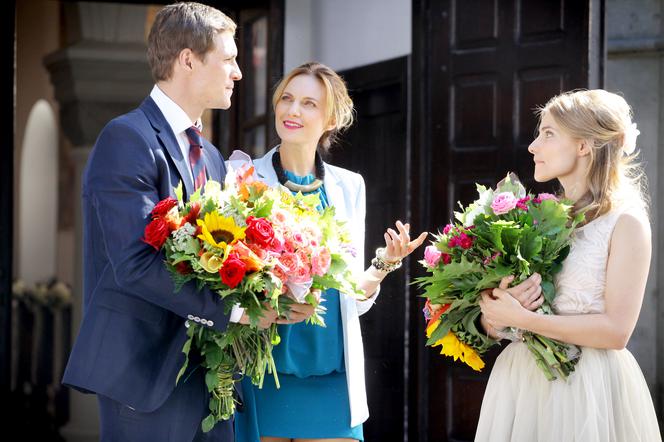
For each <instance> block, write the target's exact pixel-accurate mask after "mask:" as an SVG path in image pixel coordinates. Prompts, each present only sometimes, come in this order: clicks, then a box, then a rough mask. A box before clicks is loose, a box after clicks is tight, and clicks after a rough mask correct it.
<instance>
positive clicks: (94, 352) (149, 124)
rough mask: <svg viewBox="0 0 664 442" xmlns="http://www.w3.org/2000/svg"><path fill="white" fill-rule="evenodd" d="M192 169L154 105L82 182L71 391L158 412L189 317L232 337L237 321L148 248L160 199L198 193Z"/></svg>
mask: <svg viewBox="0 0 664 442" xmlns="http://www.w3.org/2000/svg"><path fill="white" fill-rule="evenodd" d="M204 144H205V145H204V146H203V148H204V153H203V155H204V158H205V163H206V168H207V172H208V177H209V178H210V179H214V180H217V181H220V182H223V178H224V176H225V174H226V169H225V166H224V161H223V158H222V157H221V154H220V153H219V151H218V150H217V149H216V148H215V147H214V146H212V145H211V144H210V143H208V142H207V141H205V142H204ZM188 169H189V163H188V160H187V159H185V158H183V155H182V152H181V150H180V148H179V146H178V143H177V141H176V138H175V135H174V134H173V131H172V130H171V128H170V126H169V125H168V123H167V122H166V119H165V118H164V116H163V114H162V113H161V111H160V110H159V108H158V107H157V105H156V104H155V102H154V101H153V100H152V99H151V98H149V97H148V98H147V99H145V101H143V103H142V104H141V105H140V107H139V108H138V109H135V110H133V111H132V112H130V113H128V114H125V115H122V116H120V117H118V118H116V119H114V120H112V121H111V122H110V123H109V124H108V125H106V127H105V128H104V129H103V131H102V132H101V134H100V135H99V138H98V139H97V142H96V144H95V146H94V148H93V149H92V152H91V154H90V158H89V160H88V164H87V166H86V169H85V172H84V175H83V185H82V214H83V223H84V224H83V247H84V249H83V266H84V281H83V290H84V294H83V299H84V306H83V320H82V323H81V327H80V330H79V334H78V337H77V339H76V342H75V344H74V346H73V349H72V352H71V355H70V358H69V361H68V364H67V368H66V370H65V374H64V379H63V383H64V384H65V385H68V386H71V387H73V388H76V389H79V390H81V391H84V392H94V393H98V394H100V395H104V396H106V397H109V398H111V399H113V400H115V401H118V402H120V403H122V404H125V405H128V406H130V407H132V408H134V409H136V410H137V411H140V412H151V411H154V410H156V409H157V408H159V406H160V405H161V404H163V403H164V401H165V400H166V399H167V398H168V396H169V394H170V393H171V392H172V390H173V388H174V387H175V378H176V376H177V373H178V371H179V369H180V367H181V366H182V363H183V362H184V354H183V353H182V346H183V344H184V342H185V340H186V329H185V325H184V324H185V320H186V318H187V316H188V315H193V316H198V317H199V318H205V319H207V320H211V321H212V322H213V328H215V329H217V330H222V331H223V330H225V328H226V326H227V324H228V316H229V315H227V314H225V313H224V305H223V301H221V299H220V298H219V296H218V295H215V294H214V293H212V292H211V291H210V290H208V289H204V290H203V291H201V292H199V291H197V290H196V287H195V285H194V284H193V283H188V284H187V285H185V286H184V288H183V289H182V290H181V291H180V292H178V293H175V292H174V286H173V282H172V280H171V276H170V274H169V273H168V271H167V270H166V268H165V266H164V262H163V259H164V256H163V254H162V253H158V252H156V251H155V250H154V248H152V247H151V246H149V245H147V244H145V243H144V242H142V241H141V238H142V237H143V231H144V229H145V226H146V225H147V224H148V222H149V221H150V211H151V210H152V208H153V207H154V205H155V204H156V203H157V202H158V201H159V200H161V199H163V198H166V197H168V196H169V195H170V196H174V193H173V189H174V188H175V187H176V186H177V185H178V183H179V182H180V181H182V182H183V183H184V189H185V198H186V197H187V196H188V195H191V193H193V190H194V185H193V183H192V180H191V177H190V173H189V171H188ZM203 417H204V416H203Z"/></svg>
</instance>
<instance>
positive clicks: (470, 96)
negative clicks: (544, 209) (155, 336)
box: [332, 0, 603, 442]
mask: <svg viewBox="0 0 664 442" xmlns="http://www.w3.org/2000/svg"><path fill="white" fill-rule="evenodd" d="M412 11H413V52H412V55H411V57H409V58H406V57H404V58H399V59H395V60H390V61H387V62H381V63H376V64H373V65H369V66H365V67H360V68H356V69H352V70H349V71H346V72H343V73H342V74H343V75H344V78H345V79H346V80H347V82H348V84H349V87H350V89H351V95H352V97H353V99H354V101H355V104H356V108H357V122H356V124H355V125H354V126H353V128H352V129H351V130H350V131H349V132H348V133H347V134H346V136H345V137H344V140H343V142H342V145H341V146H339V147H337V148H336V149H335V150H333V158H332V162H334V163H337V164H339V165H342V166H344V167H347V168H349V169H351V170H354V171H358V172H360V173H362V175H363V176H364V179H365V181H366V184H367V224H366V232H367V242H366V244H367V245H366V256H367V263H368V259H370V257H371V256H373V253H374V249H375V248H376V247H378V246H379V245H381V244H382V233H383V232H384V230H385V228H386V227H388V226H390V225H392V224H393V222H394V221H395V220H396V219H402V220H404V219H408V220H410V221H411V222H412V224H413V227H414V230H417V231H418V232H419V231H421V230H428V231H436V230H438V229H439V228H440V227H441V226H442V225H444V224H446V223H447V222H448V221H449V220H450V219H451V218H452V211H453V210H454V208H455V206H456V203H457V201H462V202H464V203H468V202H470V201H471V200H473V199H474V198H475V197H476V193H475V185H474V183H475V182H480V183H485V184H487V185H494V184H495V183H496V182H497V181H498V180H500V179H501V178H502V177H503V176H504V175H505V174H506V172H507V171H514V172H516V173H518V174H519V176H520V177H521V178H522V180H523V181H524V182H525V183H526V185H527V186H529V187H535V188H536V189H537V188H539V189H543V188H547V189H550V188H551V187H552V185H548V186H538V185H535V184H534V183H533V182H532V172H533V163H532V158H531V156H530V154H528V152H527V147H528V145H529V144H530V142H531V141H532V139H533V135H534V132H535V129H536V119H535V117H534V114H533V110H534V109H535V108H536V106H538V105H543V104H544V103H546V101H547V100H548V99H549V98H551V97H552V96H554V95H556V94H558V93H559V92H561V91H564V90H570V89H575V88H587V87H598V86H600V85H601V83H602V75H603V69H602V59H603V30H602V24H603V2H602V1H594V0H590V1H585V2H584V1H579V2H569V1H562V0H561V1H553V0H493V1H491V0H472V1H471V0H463V1H460V0H457V1H453V0H447V1H441V0H438V1H436V0H415V1H413V10H412ZM591 14H593V17H591ZM422 251H423V250H419V251H417V252H416V253H415V255H414V256H413V258H412V259H411V260H410V263H409V266H408V268H406V269H405V270H404V271H401V272H398V273H396V274H393V275H390V276H389V277H388V278H389V279H387V280H386V281H385V283H384V284H383V288H382V292H381V295H380V298H379V300H378V302H377V305H376V306H375V307H374V308H373V309H372V310H371V311H370V312H369V313H368V314H367V315H366V316H363V317H362V318H361V321H362V329H363V338H364V343H365V355H366V359H367V361H366V373H367V388H368V396H369V408H370V412H371V418H370V419H369V421H368V422H367V423H366V424H365V437H366V440H367V441H369V442H372V441H401V440H409V441H448V440H449V441H466V440H472V438H473V436H474V432H475V427H476V424H477V419H478V417H479V410H480V405H481V400H482V396H483V393H484V389H485V386H486V382H487V379H488V375H489V373H490V370H491V366H492V365H493V361H494V360H495V358H496V356H497V355H498V354H499V351H500V349H496V350H494V351H493V352H491V353H490V354H489V355H487V358H486V359H487V362H488V363H487V367H486V368H485V369H484V370H483V372H482V373H476V372H474V371H472V370H471V369H469V368H467V367H464V366H462V365H460V364H458V363H453V362H452V361H451V360H450V359H447V358H443V357H442V356H439V355H438V352H437V351H434V350H432V349H430V348H425V347H424V338H423V333H424V331H423V327H424V322H423V319H422V313H421V309H422V306H423V303H422V301H421V300H420V299H419V298H418V297H417V291H416V290H415V288H414V287H412V286H410V285H409V284H408V281H409V280H410V279H412V278H413V277H415V276H417V275H419V274H421V269H420V265H419V264H418V263H417V260H419V259H421V255H422Z"/></svg>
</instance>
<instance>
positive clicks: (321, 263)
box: [311, 247, 332, 276]
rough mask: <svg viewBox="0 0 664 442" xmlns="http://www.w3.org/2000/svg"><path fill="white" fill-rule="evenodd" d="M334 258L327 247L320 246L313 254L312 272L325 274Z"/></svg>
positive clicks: (319, 274)
mask: <svg viewBox="0 0 664 442" xmlns="http://www.w3.org/2000/svg"><path fill="white" fill-rule="evenodd" d="M331 263H332V258H331V256H330V251H329V250H328V249H327V248H326V247H319V248H317V249H315V250H314V252H313V253H312V255H311V273H313V274H314V275H318V276H323V275H325V274H326V273H327V271H328V270H330V264H331Z"/></svg>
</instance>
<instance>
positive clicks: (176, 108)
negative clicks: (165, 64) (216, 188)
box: [150, 84, 244, 322]
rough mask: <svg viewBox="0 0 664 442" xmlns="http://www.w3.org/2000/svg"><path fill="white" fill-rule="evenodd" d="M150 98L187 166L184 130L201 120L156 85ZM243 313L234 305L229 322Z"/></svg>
mask: <svg viewBox="0 0 664 442" xmlns="http://www.w3.org/2000/svg"><path fill="white" fill-rule="evenodd" d="M150 98H152V100H154V102H155V104H156V105H157V107H158V108H159V110H160V111H161V113H162V114H163V115H164V118H166V122H167V123H168V125H169V126H170V127H171V130H172V131H173V134H175V139H176V140H177V142H178V145H179V146H180V150H181V151H182V157H183V158H185V159H186V160H187V164H189V160H188V158H189V138H188V137H187V134H186V133H185V130H187V129H189V128H190V127H191V126H196V127H198V129H199V130H203V125H202V124H201V120H200V119H199V120H197V121H196V122H194V123H192V121H191V119H190V118H189V116H188V115H187V113H186V112H185V111H184V110H183V109H182V108H181V107H180V105H178V104H177V103H176V102H175V101H173V100H172V99H171V98H170V97H169V96H168V95H166V94H165V93H164V91H162V90H161V89H159V86H157V85H156V84H155V85H154V87H153V88H152V91H151V92H150ZM187 170H188V171H189V177H190V178H191V180H192V182H193V180H194V178H193V174H192V172H191V167H187ZM243 313H244V309H243V308H242V307H240V306H239V305H234V306H233V309H232V310H231V316H230V319H229V321H230V322H240V318H242V314H243Z"/></svg>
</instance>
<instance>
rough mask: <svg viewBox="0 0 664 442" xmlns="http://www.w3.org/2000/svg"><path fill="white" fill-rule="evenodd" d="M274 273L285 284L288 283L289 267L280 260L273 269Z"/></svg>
mask: <svg viewBox="0 0 664 442" xmlns="http://www.w3.org/2000/svg"><path fill="white" fill-rule="evenodd" d="M272 273H273V274H274V276H276V277H277V278H279V279H280V280H281V282H282V283H283V284H286V281H288V267H286V266H285V265H283V264H281V263H280V262H279V261H277V263H276V264H275V266H274V268H273V269H272Z"/></svg>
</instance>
